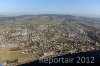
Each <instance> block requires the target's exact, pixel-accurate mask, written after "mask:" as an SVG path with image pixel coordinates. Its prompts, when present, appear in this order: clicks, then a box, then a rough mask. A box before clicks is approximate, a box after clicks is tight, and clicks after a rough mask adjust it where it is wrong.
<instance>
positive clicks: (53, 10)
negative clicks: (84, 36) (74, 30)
mask: <svg viewBox="0 0 100 66" xmlns="http://www.w3.org/2000/svg"><path fill="white" fill-rule="evenodd" d="M8 14H9V15H12V14H14V15H19V14H74V15H85V16H99V17H100V0H0V15H8Z"/></svg>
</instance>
